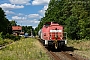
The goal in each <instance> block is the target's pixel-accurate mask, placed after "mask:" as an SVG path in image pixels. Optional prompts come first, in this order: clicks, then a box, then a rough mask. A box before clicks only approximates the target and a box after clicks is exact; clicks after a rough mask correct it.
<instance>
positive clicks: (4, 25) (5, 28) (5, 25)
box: [0, 8, 11, 34]
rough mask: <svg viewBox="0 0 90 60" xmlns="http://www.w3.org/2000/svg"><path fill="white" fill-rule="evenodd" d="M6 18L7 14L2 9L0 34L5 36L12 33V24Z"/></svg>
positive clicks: (0, 13) (0, 11)
mask: <svg viewBox="0 0 90 60" xmlns="http://www.w3.org/2000/svg"><path fill="white" fill-rule="evenodd" d="M5 16H6V15H5V12H4V11H3V10H2V8H0V32H3V34H6V33H11V28H10V26H11V25H10V22H9V21H8V19H7V18H6V17H5Z"/></svg>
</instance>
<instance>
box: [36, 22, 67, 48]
mask: <svg viewBox="0 0 90 60" xmlns="http://www.w3.org/2000/svg"><path fill="white" fill-rule="evenodd" d="M38 35H39V37H40V39H41V40H42V41H43V42H44V43H43V44H44V45H45V46H48V47H54V48H55V49H57V48H62V47H63V46H65V45H66V44H67V40H66V34H65V35H64V31H63V26H61V25H59V24H58V23H56V22H47V23H45V24H44V26H43V27H42V29H40V30H39V32H38Z"/></svg>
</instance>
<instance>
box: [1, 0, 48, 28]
mask: <svg viewBox="0 0 90 60" xmlns="http://www.w3.org/2000/svg"><path fill="white" fill-rule="evenodd" d="M49 1H50V0H0V7H2V8H3V10H4V11H5V14H6V15H7V16H6V17H7V18H8V19H9V20H10V21H11V20H15V21H16V22H17V24H18V25H23V26H33V27H34V28H35V27H37V25H38V23H39V19H40V18H42V17H43V16H44V13H45V10H47V8H48V3H49Z"/></svg>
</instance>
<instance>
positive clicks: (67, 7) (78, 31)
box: [35, 0, 90, 39]
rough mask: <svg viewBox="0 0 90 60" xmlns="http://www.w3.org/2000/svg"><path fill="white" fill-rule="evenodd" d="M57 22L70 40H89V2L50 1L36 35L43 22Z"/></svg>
mask: <svg viewBox="0 0 90 60" xmlns="http://www.w3.org/2000/svg"><path fill="white" fill-rule="evenodd" d="M51 21H52V22H58V23H59V24H60V25H63V26H64V31H65V32H67V35H68V38H70V39H85V38H86V39H90V1H89V0H50V2H49V5H48V9H47V10H46V12H45V17H43V18H41V19H40V23H39V24H38V27H37V28H36V29H35V30H36V33H38V31H39V30H40V29H41V28H42V26H43V25H44V23H45V22H51Z"/></svg>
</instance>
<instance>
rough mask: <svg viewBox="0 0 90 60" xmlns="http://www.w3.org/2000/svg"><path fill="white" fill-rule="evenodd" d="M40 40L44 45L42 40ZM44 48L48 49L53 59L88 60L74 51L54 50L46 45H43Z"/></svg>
mask: <svg viewBox="0 0 90 60" xmlns="http://www.w3.org/2000/svg"><path fill="white" fill-rule="evenodd" d="M38 40H39V39H38ZM39 42H40V44H41V45H42V46H43V44H42V43H41V41H40V40H39ZM43 49H44V50H46V51H47V54H48V55H49V56H50V57H51V60H87V59H83V58H82V57H79V56H78V55H74V54H73V53H69V52H70V51H69V52H68V51H60V50H59V51H54V50H53V51H52V50H50V49H48V48H46V47H45V46H43Z"/></svg>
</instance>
